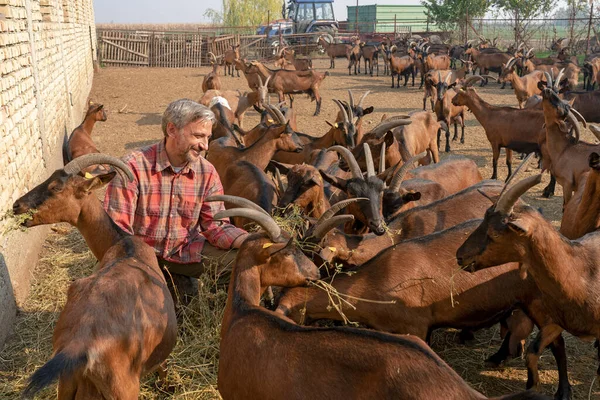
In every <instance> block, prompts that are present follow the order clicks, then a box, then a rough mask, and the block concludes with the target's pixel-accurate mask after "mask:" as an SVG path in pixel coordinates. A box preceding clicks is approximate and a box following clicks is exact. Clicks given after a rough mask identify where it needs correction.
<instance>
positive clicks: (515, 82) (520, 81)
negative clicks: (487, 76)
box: [500, 57, 544, 108]
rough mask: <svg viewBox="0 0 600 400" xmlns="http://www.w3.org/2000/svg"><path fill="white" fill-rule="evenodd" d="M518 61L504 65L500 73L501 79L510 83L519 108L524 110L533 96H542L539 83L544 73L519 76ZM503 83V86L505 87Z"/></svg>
mask: <svg viewBox="0 0 600 400" xmlns="http://www.w3.org/2000/svg"><path fill="white" fill-rule="evenodd" d="M516 61H517V59H516V58H514V57H513V58H511V59H510V60H508V62H507V63H506V64H502V72H500V79H501V80H502V81H503V82H504V83H506V82H510V83H511V85H512V87H513V90H514V91H515V95H516V96H517V101H518V102H519V108H524V105H525V102H526V101H527V99H529V98H530V97H531V96H533V95H536V94H540V93H541V90H540V89H539V88H538V82H539V81H541V80H542V78H543V77H544V73H543V72H542V71H533V72H531V73H529V74H527V75H525V76H523V77H520V76H519V75H517V72H516V71H515V63H516ZM504 83H503V85H504Z"/></svg>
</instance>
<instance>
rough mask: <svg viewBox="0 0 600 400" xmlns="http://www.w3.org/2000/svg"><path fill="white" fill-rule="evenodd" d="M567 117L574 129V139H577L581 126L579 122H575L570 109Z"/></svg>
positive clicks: (575, 119) (579, 135)
mask: <svg viewBox="0 0 600 400" xmlns="http://www.w3.org/2000/svg"><path fill="white" fill-rule="evenodd" d="M567 119H568V120H569V121H570V122H571V125H573V129H575V140H577V141H579V138H580V137H581V128H580V127H579V122H577V118H576V117H575V115H573V113H572V112H571V111H569V113H568V114H567Z"/></svg>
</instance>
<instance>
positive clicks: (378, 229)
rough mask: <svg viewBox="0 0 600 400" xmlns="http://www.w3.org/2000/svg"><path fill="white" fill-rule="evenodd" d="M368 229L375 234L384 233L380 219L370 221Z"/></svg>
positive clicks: (380, 234)
mask: <svg viewBox="0 0 600 400" xmlns="http://www.w3.org/2000/svg"><path fill="white" fill-rule="evenodd" d="M369 229H370V230H371V231H372V232H373V233H374V234H376V235H377V236H382V235H383V234H384V233H385V227H384V226H383V221H382V220H376V221H370V222H369Z"/></svg>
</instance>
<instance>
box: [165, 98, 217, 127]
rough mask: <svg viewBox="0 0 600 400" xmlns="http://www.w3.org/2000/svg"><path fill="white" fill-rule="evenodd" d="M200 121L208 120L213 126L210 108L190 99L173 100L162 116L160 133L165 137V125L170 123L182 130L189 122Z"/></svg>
mask: <svg viewBox="0 0 600 400" xmlns="http://www.w3.org/2000/svg"><path fill="white" fill-rule="evenodd" d="M200 119H204V120H209V121H211V122H212V123H213V124H214V123H215V122H216V121H217V119H216V117H215V114H214V113H213V112H212V111H211V110H210V108H208V107H206V106H203V105H202V104H199V103H196V102H195V101H193V100H190V99H179V100H175V101H174V102H172V103H171V104H169V105H168V106H167V109H166V110H165V112H164V114H163V117H162V131H163V133H164V135H165V136H167V124H168V123H169V122H172V123H173V124H174V125H175V127H176V128H177V129H182V128H183V127H184V126H186V125H187V124H189V123H190V122H194V121H198V120H200Z"/></svg>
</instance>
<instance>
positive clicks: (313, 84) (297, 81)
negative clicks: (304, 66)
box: [251, 62, 329, 116]
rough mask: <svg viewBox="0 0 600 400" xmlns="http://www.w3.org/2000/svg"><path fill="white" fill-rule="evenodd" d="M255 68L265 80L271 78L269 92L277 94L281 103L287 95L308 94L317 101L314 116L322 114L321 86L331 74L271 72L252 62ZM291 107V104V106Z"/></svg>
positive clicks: (312, 71) (313, 71) (281, 70)
mask: <svg viewBox="0 0 600 400" xmlns="http://www.w3.org/2000/svg"><path fill="white" fill-rule="evenodd" d="M251 64H252V65H253V66H255V67H257V69H258V71H259V74H261V75H262V78H263V79H265V80H266V79H267V77H269V76H271V81H270V82H269V85H268V87H269V92H271V93H277V95H278V96H279V102H280V103H281V102H283V101H284V100H285V98H284V95H286V94H298V93H306V94H308V95H309V96H310V97H311V99H312V100H314V101H316V103H317V107H316V109H315V113H314V115H315V116H317V115H319V113H320V112H321V95H320V94H319V85H321V82H323V80H324V79H325V78H326V77H327V76H329V72H325V73H324V74H323V73H320V72H317V71H315V70H310V71H287V70H283V69H280V70H277V71H271V70H269V69H268V68H267V67H265V66H264V65H262V64H261V63H258V62H252V63H251ZM290 105H291V104H290Z"/></svg>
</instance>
